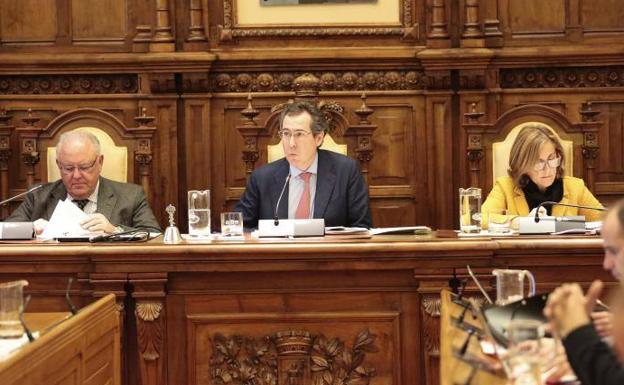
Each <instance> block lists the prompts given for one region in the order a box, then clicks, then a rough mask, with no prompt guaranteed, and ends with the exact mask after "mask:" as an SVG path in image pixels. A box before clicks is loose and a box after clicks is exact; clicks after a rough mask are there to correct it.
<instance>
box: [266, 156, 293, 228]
mask: <svg viewBox="0 0 624 385" xmlns="http://www.w3.org/2000/svg"><path fill="white" fill-rule="evenodd" d="M289 173H290V169H289V166H288V161H287V160H286V159H283V160H282V161H281V162H280V163H279V164H278V165H277V170H276V172H275V174H273V183H272V184H271V187H270V189H271V190H270V191H271V193H270V194H271V210H272V211H274V210H275V205H277V201H278V200H279V196H280V193H281V192H282V188H283V187H284V182H285V181H286V177H287V176H288V174H289ZM271 215H273V213H271ZM277 216H278V217H279V218H288V186H286V188H285V189H284V195H283V196H282V200H281V201H280V203H279V207H278V208H277Z"/></svg>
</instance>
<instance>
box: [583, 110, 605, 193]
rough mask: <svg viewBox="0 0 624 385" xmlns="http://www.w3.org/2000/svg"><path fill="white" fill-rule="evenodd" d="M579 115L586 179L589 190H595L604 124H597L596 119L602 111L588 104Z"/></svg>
mask: <svg viewBox="0 0 624 385" xmlns="http://www.w3.org/2000/svg"><path fill="white" fill-rule="evenodd" d="M579 113H580V114H581V119H582V122H581V123H579V126H580V127H581V130H582V131H583V145H582V146H581V148H582V154H583V162H584V164H585V175H584V179H585V183H587V185H588V186H589V188H590V189H592V190H594V189H595V187H596V159H597V158H598V150H599V148H600V146H599V144H598V132H599V129H600V126H602V122H597V121H596V117H597V116H598V115H599V114H600V111H597V110H594V109H593V108H592V103H591V102H587V103H585V104H583V105H582V106H581V110H580V111H579Z"/></svg>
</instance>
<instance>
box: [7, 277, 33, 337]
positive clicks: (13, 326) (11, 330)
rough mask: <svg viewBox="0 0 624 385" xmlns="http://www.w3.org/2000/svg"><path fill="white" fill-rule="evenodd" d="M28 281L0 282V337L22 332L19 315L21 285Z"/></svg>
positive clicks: (21, 305)
mask: <svg viewBox="0 0 624 385" xmlns="http://www.w3.org/2000/svg"><path fill="white" fill-rule="evenodd" d="M26 285H28V281H25V280H21V281H13V282H5V283H2V284H0V338H18V337H21V336H22V334H23V333H24V328H22V324H21V322H20V319H19V316H20V312H21V311H22V308H23V306H24V304H23V302H24V296H23V287H24V286H26Z"/></svg>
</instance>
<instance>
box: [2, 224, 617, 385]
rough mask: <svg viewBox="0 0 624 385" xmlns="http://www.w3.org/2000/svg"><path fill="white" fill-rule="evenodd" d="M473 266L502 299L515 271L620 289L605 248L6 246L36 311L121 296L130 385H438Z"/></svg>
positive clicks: (389, 240)
mask: <svg viewBox="0 0 624 385" xmlns="http://www.w3.org/2000/svg"><path fill="white" fill-rule="evenodd" d="M466 264H470V265H471V266H473V267H474V269H475V270H476V271H477V273H478V274H481V275H483V276H484V281H485V283H486V286H487V287H488V288H491V285H492V284H493V280H489V281H488V279H487V278H485V274H488V275H489V274H490V273H491V270H492V268H504V267H511V268H520V269H529V270H531V271H532V272H533V273H534V274H535V277H536V279H537V282H538V290H540V291H548V290H551V289H553V288H554V287H555V286H556V285H558V284H560V283H561V282H564V281H570V280H574V281H579V282H581V283H582V284H588V283H589V282H591V281H592V280H593V279H594V278H602V279H606V280H611V278H610V276H609V275H608V274H607V273H605V272H603V271H602V267H601V265H602V241H601V240H600V238H595V237H576V238H574V237H572V238H567V237H566V238H537V237H531V238H512V239H499V240H494V239H470V240H463V239H450V240H449V239H437V238H435V237H431V236H424V237H419V236H384V237H379V238H373V239H368V240H366V239H364V240H352V241H332V240H301V241H289V240H285V241H281V242H279V241H248V242H241V243H231V244H228V243H213V244H207V245H199V244H181V245H163V244H162V243H161V241H160V240H155V241H151V242H149V243H145V244H135V245H127V244H124V245H122V244H95V245H85V244H75V245H4V246H2V249H1V253H0V279H1V280H9V279H16V278H20V279H21V278H23V279H27V280H29V282H30V285H29V286H28V287H27V291H28V292H29V293H30V294H33V301H32V302H31V305H30V306H31V307H30V308H31V309H33V310H36V311H59V310H60V311H64V310H66V309H67V306H66V304H65V299H64V294H65V287H66V285H67V278H68V277H70V276H71V277H74V279H76V280H77V281H76V282H75V283H74V286H73V288H72V291H71V295H72V298H73V300H74V301H75V303H76V305H78V306H84V305H86V304H88V303H90V302H92V301H93V298H94V297H98V296H102V295H104V294H105V293H109V292H113V293H115V294H116V295H117V301H118V303H117V306H118V309H119V310H120V312H121V318H120V320H121V321H122V324H123V330H124V334H123V336H122V339H123V342H122V344H123V346H124V350H123V353H124V358H123V360H122V362H123V363H124V365H125V368H124V370H123V373H124V376H123V379H122V381H125V383H127V384H132V385H134V384H145V385H148V384H153V385H160V384H170V385H184V384H189V385H221V384H230V383H231V381H228V380H229V379H230V378H233V377H234V376H239V378H240V377H243V378H247V377H248V376H256V377H257V376H260V377H261V378H262V380H261V381H260V385H264V384H267V385H268V384H273V383H275V385H290V384H293V385H310V384H312V383H313V382H314V381H317V382H318V383H319V384H322V385H328V384H329V383H330V382H333V380H334V379H335V378H336V377H340V378H341V379H343V380H345V381H350V382H351V383H352V384H355V385H366V384H370V385H382V384H383V385H385V384H393V385H403V384H404V385H413V384H422V385H425V384H427V385H437V384H438V383H439V352H440V348H439V346H440V345H439V339H440V338H439V335H440V325H439V316H440V295H439V293H440V290H441V289H443V288H446V287H447V286H448V279H449V278H450V277H451V276H452V273H453V270H454V269H457V271H458V276H459V278H466V277H467V275H466V274H465V266H466ZM468 291H469V292H474V290H473V287H472V286H471V285H469V287H468ZM252 352H260V353H256V354H255V355H254V354H253V353H252ZM338 352H340V354H338ZM228 363H229V364H228ZM235 364H239V366H238V369H237V368H236V367H235V366H232V365H235ZM356 364H357V365H356ZM351 369H353V370H351ZM373 370H374V371H373ZM349 376H351V377H349ZM330 380H331V381H330Z"/></svg>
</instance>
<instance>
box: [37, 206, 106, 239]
mask: <svg viewBox="0 0 624 385" xmlns="http://www.w3.org/2000/svg"><path fill="white" fill-rule="evenodd" d="M88 216H89V215H88V214H86V213H85V212H84V211H82V210H80V208H78V206H76V205H75V204H74V203H72V201H70V200H68V199H65V200H64V201H59V202H58V203H57V205H56V208H55V209H54V212H53V213H52V217H51V218H50V220H49V221H48V224H47V225H46V227H45V229H44V230H43V233H42V234H41V235H40V236H39V238H43V239H53V238H67V237H85V236H91V235H98V234H101V233H100V232H92V231H87V230H85V229H83V228H82V226H80V222H82V221H83V220H85V219H86V218H87V217H88Z"/></svg>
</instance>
